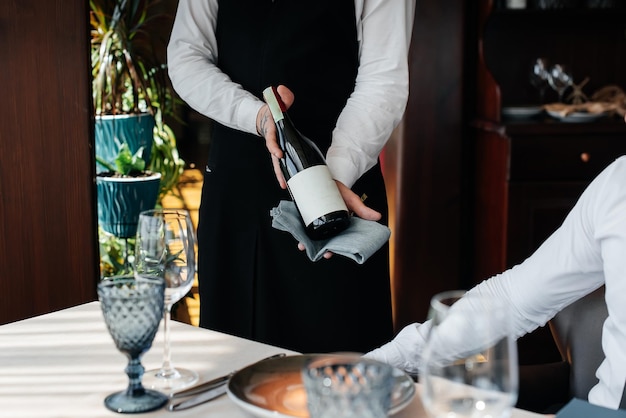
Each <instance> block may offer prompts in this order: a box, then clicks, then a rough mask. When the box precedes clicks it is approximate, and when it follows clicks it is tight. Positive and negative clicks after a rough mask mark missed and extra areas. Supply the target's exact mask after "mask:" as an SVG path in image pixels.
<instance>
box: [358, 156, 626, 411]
mask: <svg viewBox="0 0 626 418" xmlns="http://www.w3.org/2000/svg"><path fill="white" fill-rule="evenodd" d="M625 178H626V157H622V158H620V159H619V160H617V161H616V162H615V163H614V164H612V165H611V166H609V167H608V168H607V169H605V170H604V171H603V172H602V173H601V174H600V175H598V176H597V177H596V178H595V179H594V181H593V182H591V184H590V185H589V186H588V187H587V189H586V190H585V191H584V192H583V194H582V195H581V197H580V198H579V200H578V202H577V203H576V205H575V206H574V208H572V210H571V211H570V213H569V214H568V216H567V217H566V219H565V221H564V222H563V225H561V227H559V228H558V229H557V230H556V231H555V232H554V233H553V234H552V235H551V236H550V237H549V238H548V239H547V240H546V241H545V242H544V243H543V244H542V245H541V246H540V247H539V248H538V249H537V250H536V251H535V252H534V253H533V254H532V255H531V256H530V257H529V258H527V259H526V260H525V261H524V262H523V263H521V264H519V265H517V266H515V267H513V268H511V269H509V270H507V271H505V272H504V273H501V274H498V275H496V276H494V277H491V278H489V279H488V280H485V281H483V282H482V283H480V284H479V285H477V286H475V287H474V288H472V289H471V290H470V291H469V292H468V294H467V296H468V297H464V298H462V299H461V300H460V301H459V302H457V303H456V304H455V307H456V309H457V312H461V313H462V316H464V317H467V318H472V317H473V316H474V315H477V314H479V312H478V311H477V310H479V309H480V305H478V304H473V303H471V302H470V301H471V296H472V295H480V296H485V297H488V298H493V299H497V300H500V301H503V302H504V305H505V306H507V307H508V309H509V310H510V315H509V317H510V318H511V323H510V324H509V323H502V324H501V325H500V326H499V327H498V328H497V329H498V330H499V334H497V335H495V336H494V338H500V337H504V336H505V335H507V334H509V335H512V336H513V337H515V338H518V337H520V336H522V335H524V334H526V333H528V332H531V331H533V330H534V329H536V328H537V327H539V326H542V325H545V324H546V323H547V321H549V320H550V319H551V318H553V317H554V315H555V314H556V313H557V312H559V311H560V310H561V309H563V308H564V307H565V306H567V305H569V304H570V303H572V302H574V301H576V300H578V299H580V298H581V297H583V296H585V295H587V294H588V293H591V292H592V291H594V290H596V289H597V288H599V287H600V286H602V285H603V284H606V286H607V292H606V293H607V307H608V308H609V319H608V320H607V323H605V325H604V328H603V336H602V338H603V347H604V349H605V354H606V355H607V361H605V363H603V365H602V366H601V367H600V369H599V373H598V376H599V378H600V384H599V386H598V387H596V388H594V389H593V390H592V392H591V393H590V400H591V399H592V397H591V394H593V395H594V398H593V399H600V398H601V397H602V396H606V397H607V398H608V399H610V402H607V401H605V400H602V401H601V402H598V403H600V404H605V405H610V404H611V402H615V401H616V400H617V404H618V403H619V397H620V396H621V390H622V388H623V384H624V380H625V378H626V354H625V353H624V350H623V349H621V348H620V347H622V348H623V347H624V346H626V308H624V303H623V300H624V296H623V295H624V294H626V280H624V277H626V257H625V256H624V253H625V252H626V251H625V250H624V248H626V216H625V215H624V214H626V183H625V182H624V180H623V179H625ZM429 325H430V323H429V321H427V322H425V323H424V324H423V325H418V324H413V325H411V326H409V327H407V330H406V331H403V332H402V333H401V334H399V335H398V336H397V337H396V338H395V339H394V340H393V341H391V342H390V343H388V344H386V345H384V346H382V347H381V348H379V349H377V350H374V351H372V352H371V353H368V356H372V357H374V358H377V359H380V360H383V361H390V362H392V364H394V365H396V366H398V367H400V366H402V367H403V368H405V369H407V370H415V369H419V366H420V364H419V363H420V361H421V356H420V354H421V350H422V347H423V345H424V341H425V340H424V337H423V335H424V333H423V332H422V328H424V327H428V326H429ZM607 330H608V332H606V331H607ZM448 334H449V335H457V334H459V333H458V332H449V333H448ZM456 342H457V343H458V344H456V345H455V341H453V340H446V341H445V343H446V344H445V350H444V349H441V355H444V353H445V354H450V355H451V356H453V355H455V354H456V353H460V352H462V351H463V350H465V349H466V348H467V347H469V346H476V345H480V343H481V341H473V340H472V335H464V336H463V339H461V340H458V341H456ZM607 348H608V349H607ZM611 350H612V351H611ZM605 371H606V373H604V372H605ZM616 371H619V373H618V374H617V377H615V376H616ZM611 379H613V380H616V382H614V381H612V380H611ZM602 386H604V388H605V389H604V390H602ZM613 392H615V393H613ZM607 394H609V395H607ZM614 405H615V404H614Z"/></svg>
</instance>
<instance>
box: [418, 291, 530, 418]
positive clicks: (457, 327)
mask: <svg viewBox="0 0 626 418" xmlns="http://www.w3.org/2000/svg"><path fill="white" fill-rule="evenodd" d="M464 294H465V293H464V292H463V291H451V292H444V293H440V294H438V295H435V296H434V297H433V298H432V300H431V305H430V311H429V317H430V319H431V321H430V331H429V332H428V335H427V337H426V344H425V346H424V350H423V352H422V360H423V361H422V367H421V370H420V380H421V382H422V383H423V388H422V389H423V390H422V391H421V394H422V401H423V404H424V407H425V408H426V410H427V411H428V412H429V413H430V414H431V415H432V416H433V417H436V418H444V417H450V416H455V417H459V418H461V417H473V418H481V417H505V416H509V415H510V414H511V412H512V409H513V405H514V404H515V401H516V399H517V384H518V366H517V346H516V345H515V340H514V338H512V337H511V333H510V315H509V310H508V307H507V306H505V305H504V304H503V303H502V302H501V301H499V300H496V299H493V298H486V297H482V296H479V295H477V294H465V296H464ZM462 297H463V299H462V302H459V301H460V300H461V298H462ZM470 312H471V313H470Z"/></svg>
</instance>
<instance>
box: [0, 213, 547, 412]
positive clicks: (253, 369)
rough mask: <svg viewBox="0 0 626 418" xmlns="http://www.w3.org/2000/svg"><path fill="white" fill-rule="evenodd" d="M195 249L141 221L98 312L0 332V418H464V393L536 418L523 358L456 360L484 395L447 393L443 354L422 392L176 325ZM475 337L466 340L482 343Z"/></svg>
mask: <svg viewBox="0 0 626 418" xmlns="http://www.w3.org/2000/svg"><path fill="white" fill-rule="evenodd" d="M195 246H196V241H195V234H194V231H193V226H192V223H191V220H190V217H189V213H188V212H187V211H185V210H169V209H157V210H150V211H145V212H142V213H141V214H140V216H139V222H138V228H137V238H136V245H135V255H134V263H133V271H132V272H126V273H124V274H121V275H117V276H111V277H104V278H101V279H100V281H99V283H98V286H97V296H98V300H95V301H92V302H88V303H85V304H82V305H78V306H73V307H68V308H66V309H63V310H60V311H57V312H51V313H48V314H44V315H40V316H37V317H34V318H29V319H25V320H22V321H17V322H14V323H10V324H6V325H2V326H0V418H2V417H6V418H9V417H10V418H79V417H81V418H84V417H90V418H104V417H113V416H120V415H127V414H132V415H141V416H146V417H163V416H179V417H181V418H182V417H200V416H205V415H212V416H224V417H235V418H236V417H259V418H292V417H301V418H356V417H358V418H386V417H398V418H403V417H427V416H436V417H439V416H444V415H446V416H447V415H449V414H450V413H460V414H461V415H462V416H465V415H463V414H465V413H466V412H467V411H465V410H463V411H461V410H458V405H457V404H455V402H454V401H450V399H449V398H450V397H451V396H452V397H454V396H457V394H458V393H469V395H468V396H467V397H466V398H464V399H465V401H464V404H463V407H464V408H466V409H467V407H470V408H472V411H471V416H472V417H482V416H484V417H487V416H489V415H485V414H482V412H481V411H482V410H481V407H480V405H486V404H488V403H489V402H490V400H491V399H492V398H493V396H494V395H493V394H494V393H496V394H497V395H498V399H499V400H498V406H497V408H499V409H498V410H497V411H498V414H500V413H505V415H507V416H509V415H510V416H512V417H515V418H524V417H532V416H536V414H532V413H529V412H525V411H521V410H514V408H513V405H514V402H515V399H516V395H517V392H516V390H517V387H516V381H514V377H515V376H514V371H516V370H517V369H516V367H517V363H516V361H515V357H514V356H511V357H508V356H505V357H502V358H500V357H497V358H496V357H495V356H494V355H493V353H491V354H487V353H489V352H488V351H485V352H483V351H480V352H478V353H474V354H473V355H472V356H470V358H469V360H468V359H464V358H463V357H458V356H455V358H457V359H458V361H464V362H465V363H464V364H465V365H466V366H467V364H469V363H467V362H468V361H469V362H470V363H472V364H473V363H474V362H475V359H476V358H478V357H477V356H482V357H481V358H482V359H483V360H481V362H480V363H481V365H482V366H481V367H483V368H485V367H486V366H489V367H486V370H487V372H486V373H482V374H480V375H478V374H476V373H473V375H474V376H478V377H479V379H477V380H476V381H472V379H470V378H469V377H468V376H467V375H466V376H461V378H462V381H464V382H465V384H466V385H468V386H470V387H473V386H475V385H478V386H480V389H481V390H480V391H470V392H467V391H465V392H457V391H454V390H446V391H443V392H442V391H441V390H435V389H433V388H434V386H433V384H432V379H436V378H437V379H441V378H442V377H443V376H444V375H450V371H449V370H448V369H446V370H447V371H446V372H445V373H444V374H443V375H442V374H438V373H439V372H440V371H441V369H437V368H436V367H434V366H435V365H436V363H437V361H434V360H433V361H431V360H432V359H434V358H435V357H436V356H432V353H433V350H431V351H430V352H429V350H426V355H425V357H424V358H425V365H426V366H429V365H431V366H433V367H425V368H424V376H422V377H423V378H424V379H423V380H424V383H423V384H422V382H420V384H416V383H415V382H414V380H413V379H412V378H411V377H410V376H409V375H408V374H407V373H405V372H404V371H402V370H399V369H397V368H394V367H392V366H390V365H388V364H386V363H383V362H380V361H377V360H374V359H370V358H365V357H363V356H362V354H361V353H298V352H294V351H290V350H286V349H283V348H281V347H274V346H271V345H267V344H262V343H260V342H256V341H252V340H248V339H244V338H239V337H236V336H233V335H228V334H224V333H220V332H216V331H212V330H208V329H203V328H199V327H194V326H192V325H188V324H183V323H180V322H176V321H173V320H172V319H171V317H170V314H171V310H172V305H173V304H174V303H175V302H176V301H178V300H179V299H180V298H182V297H183V296H184V295H185V294H186V293H187V292H188V291H189V288H190V287H191V283H192V282H193V278H194V275H195V269H196V254H195ZM433 300H435V298H434V299H433ZM442 306H443V305H442ZM444 307H445V308H446V310H444V311H442V312H443V313H441V314H440V316H441V317H442V319H443V318H444V317H446V316H447V314H446V313H445V312H447V306H444ZM431 316H432V315H431ZM161 324H163V325H162V326H161ZM475 325H479V321H474V323H471V324H468V325H467V326H464V327H463V329H466V330H470V331H471V332H473V333H476V332H478V331H479V329H478V328H476V329H474V326H475ZM435 329H436V327H433V328H432V330H433V331H431V333H432V334H433V335H434V334H435V332H434V330H435ZM486 336H487V335H486V334H485V337H486ZM486 339H487V338H486ZM509 345H510V344H509ZM172 347H175V349H174V350H172ZM513 347H514V346H513ZM481 350H482V347H481ZM435 351H438V350H435ZM499 351H502V350H501V349H499ZM429 353H430V355H429ZM493 361H498V362H499V363H498V364H499V367H497V368H491V362H493ZM174 364H176V366H174ZM455 364H457V363H455ZM503 365H506V367H502V366H503ZM514 366H515V367H514ZM437 370H439V371H437ZM495 370H498V371H502V370H505V371H508V372H507V373H506V374H505V375H502V374H501V373H495ZM455 380H457V381H458V379H457V377H455ZM486 382H490V383H489V387H488V389H489V390H488V391H487V392H488V395H486V396H487V397H484V396H483V394H482V393H483V392H485V391H484V390H483V389H485V384H486ZM448 387H449V386H448ZM439 396H441V399H438V397H439ZM468 402H469V403H471V405H472V406H469V404H468ZM434 404H437V407H433V405H434ZM423 405H424V406H426V408H424V406H423ZM490 408H491V409H488V410H487V411H488V412H489V413H491V414H493V413H494V411H496V410H495V409H493V408H494V407H493V406H491V407H490ZM429 414H430V415H429ZM441 414H444V415H441ZM461 415H459V416H461ZM468 416H469V415H468Z"/></svg>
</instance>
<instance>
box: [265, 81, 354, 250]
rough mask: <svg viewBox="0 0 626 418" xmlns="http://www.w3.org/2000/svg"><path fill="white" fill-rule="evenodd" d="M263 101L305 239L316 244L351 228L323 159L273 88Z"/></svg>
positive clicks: (269, 89) (266, 91) (268, 89)
mask: <svg viewBox="0 0 626 418" xmlns="http://www.w3.org/2000/svg"><path fill="white" fill-rule="evenodd" d="M263 97H264V98H265V102H266V103H267V104H268V106H269V108H270V111H271V112H272V116H273V118H274V123H275V124H276V131H277V138H278V143H279V145H280V147H281V149H282V150H283V158H282V159H281V160H280V167H281V170H282V173H283V176H284V177H285V180H286V181H287V188H288V189H289V193H290V194H291V197H292V199H293V201H294V202H295V204H296V207H297V208H298V211H299V212H300V216H301V218H302V221H303V223H304V227H305V230H306V233H307V235H308V236H309V237H310V238H311V239H316V240H317V239H325V238H330V237H332V236H333V235H336V234H337V233H339V232H341V231H343V230H344V229H346V228H347V227H348V225H350V214H349V213H348V208H347V207H346V204H345V202H344V201H343V198H342V197H341V193H339V189H338V188H337V183H335V181H334V180H333V178H332V177H331V175H330V171H329V170H328V166H327V165H326V160H325V159H324V155H323V154H322V152H321V151H320V150H319V148H318V147H317V145H315V143H314V142H313V141H311V140H310V139H309V138H307V137H306V136H304V135H302V134H301V133H300V132H299V131H298V130H297V129H296V127H295V126H294V124H293V122H292V121H291V119H290V118H289V115H288V114H287V111H286V110H287V109H286V107H285V104H284V103H283V101H282V100H281V98H280V96H279V95H278V93H277V92H276V89H275V88H274V87H268V88H267V89H265V90H264V91H263Z"/></svg>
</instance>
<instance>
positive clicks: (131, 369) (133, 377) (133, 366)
mask: <svg viewBox="0 0 626 418" xmlns="http://www.w3.org/2000/svg"><path fill="white" fill-rule="evenodd" d="M144 370H145V369H144V367H143V365H142V364H141V360H140V359H139V356H138V355H128V364H127V365H126V369H124V371H125V372H126V374H127V375H128V388H127V389H126V395H128V396H130V397H135V396H141V395H143V394H144V393H145V392H146V390H145V389H144V387H143V386H142V384H141V378H142V376H143V372H144Z"/></svg>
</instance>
